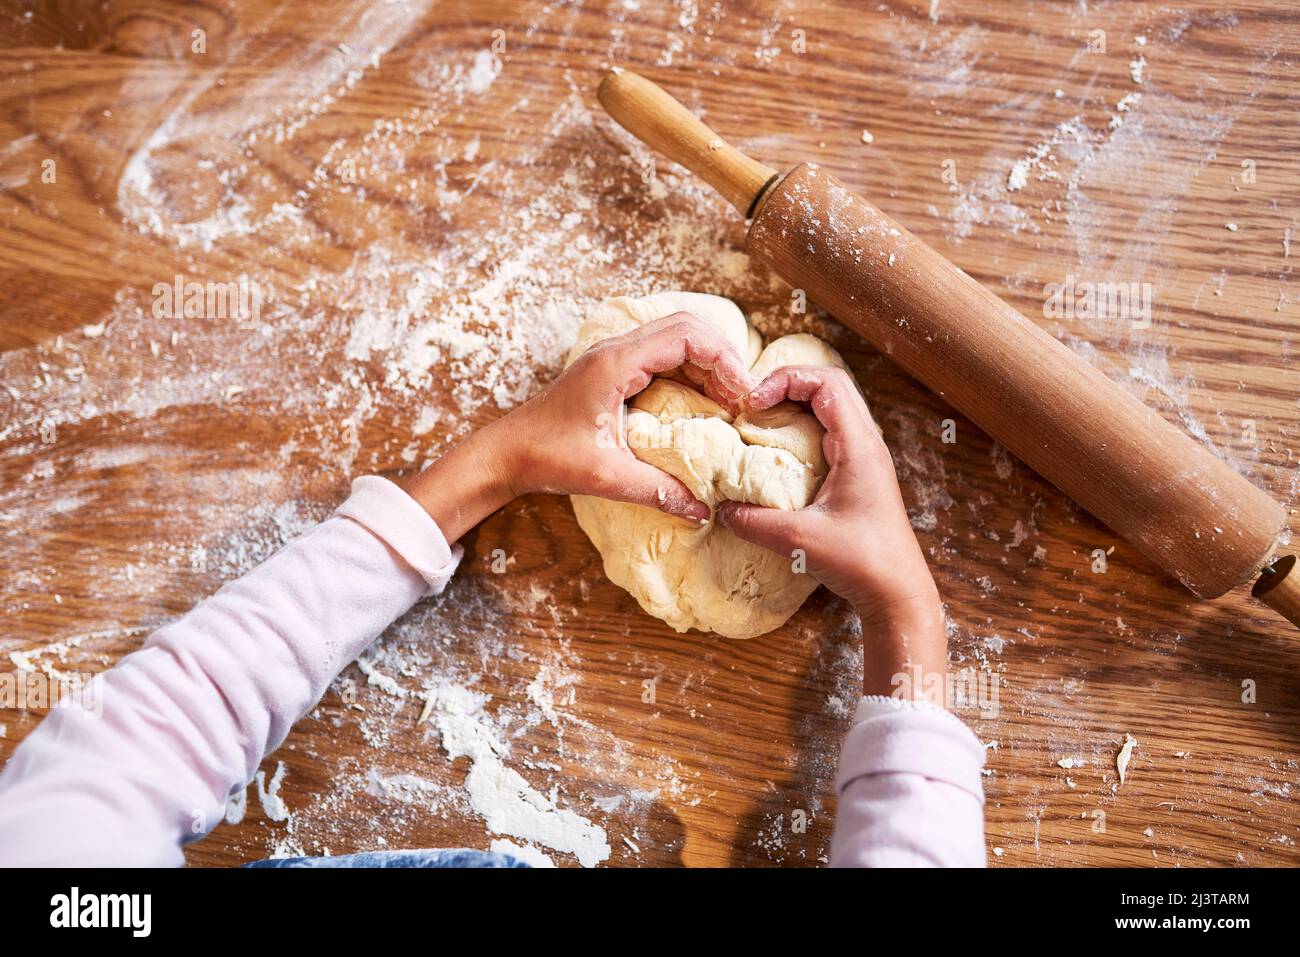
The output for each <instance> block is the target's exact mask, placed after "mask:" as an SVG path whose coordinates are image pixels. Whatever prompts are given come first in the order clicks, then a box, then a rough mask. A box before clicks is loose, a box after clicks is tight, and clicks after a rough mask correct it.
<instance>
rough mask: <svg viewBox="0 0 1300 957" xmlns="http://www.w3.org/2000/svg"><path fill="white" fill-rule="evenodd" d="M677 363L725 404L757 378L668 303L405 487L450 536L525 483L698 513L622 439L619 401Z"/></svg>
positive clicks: (692, 517) (703, 509)
mask: <svg viewBox="0 0 1300 957" xmlns="http://www.w3.org/2000/svg"><path fill="white" fill-rule="evenodd" d="M683 366H684V367H685V368H686V373H687V375H688V376H689V377H690V379H691V381H693V382H695V383H697V386H698V387H699V388H700V389H701V390H702V391H703V392H705V393H706V394H707V395H709V396H710V397H711V398H712V399H714V400H715V401H717V402H718V403H720V404H721V405H724V406H727V407H729V408H734V407H735V405H736V402H737V400H738V399H739V398H740V397H741V396H743V395H745V394H746V393H748V392H749V391H750V390H751V389H752V388H753V387H754V381H753V379H751V378H750V375H749V372H748V371H747V370H746V368H745V363H744V360H743V359H741V357H740V355H739V354H738V353H737V352H736V351H735V349H733V348H732V346H731V343H729V342H728V341H727V340H726V338H724V337H723V336H722V335H721V334H720V333H718V332H717V331H716V330H714V329H712V328H710V327H709V326H706V325H705V324H704V323H702V322H701V321H700V320H699V319H696V318H695V317H694V316H692V315H690V314H688V313H684V312H679V313H675V314H674V315H671V316H668V317H667V318H664V319H660V320H658V321H656V322H652V323H650V324H648V325H645V326H642V327H640V328H638V329H634V330H633V331H631V332H628V333H626V334H624V335H622V336H618V337H616V338H613V339H607V340H605V341H604V342H601V343H599V344H597V345H596V346H593V347H592V348H591V349H589V350H588V351H587V352H585V353H584V354H583V355H582V356H581V357H580V358H579V359H578V360H577V361H576V362H574V363H573V365H571V366H569V368H568V369H566V370H565V371H564V372H563V373H562V374H561V375H560V377H559V378H558V379H556V380H555V381H554V382H553V383H551V385H550V386H549V387H548V388H547V389H546V391H544V392H543V393H541V394H540V395H538V396H536V397H535V398H532V399H530V400H529V401H527V402H525V403H524V404H523V405H521V406H520V407H519V408H517V409H515V410H514V411H512V412H510V413H509V414H508V415H505V416H503V417H502V418H500V419H497V420H496V421H495V422H493V423H491V424H490V425H488V426H486V427H484V428H482V429H479V430H478V431H477V432H474V433H472V434H470V435H469V436H467V437H466V438H465V439H464V441H462V442H460V443H459V444H458V445H456V446H455V447H454V448H452V449H451V450H450V451H449V452H448V453H447V454H446V455H444V456H443V457H442V458H441V459H439V460H438V461H437V462H435V463H434V464H433V465H431V466H429V468H427V469H425V470H424V471H423V472H421V473H420V474H419V475H417V476H415V477H414V478H413V479H411V480H409V481H408V482H407V483H406V484H405V488H406V490H407V492H409V493H410V494H411V496H412V497H414V498H415V500H416V501H418V502H419V503H420V504H421V505H423V506H424V508H425V510H426V511H427V512H429V514H430V515H432V516H433V519H434V521H436V522H437V523H438V527H439V528H440V529H441V530H442V533H443V534H444V535H445V536H446V537H447V541H449V542H454V541H456V539H458V538H459V537H460V536H461V535H463V534H464V533H465V532H466V531H468V530H469V529H470V528H472V527H473V526H474V525H476V524H477V523H478V522H480V521H481V520H482V519H484V518H486V517H487V516H488V515H490V514H491V513H492V512H494V511H496V510H497V509H498V508H500V507H501V506H503V505H505V504H506V503H507V502H509V501H510V500H511V499H513V498H516V497H518V496H520V495H525V494H527V493H530V492H551V493H555V494H563V495H595V496H599V497H601V498H608V499H614V500H616V501H621V502H632V503H635V504H637V505H648V506H650V507H652V508H658V509H662V510H663V511H664V512H667V513H668V514H670V515H676V516H679V517H681V518H683V519H686V520H689V521H693V522H700V521H703V520H705V519H707V518H708V517H709V507H708V506H707V505H705V504H704V503H703V502H701V501H699V500H698V499H696V498H695V496H693V495H692V494H691V493H690V491H689V490H688V489H687V488H686V486H685V485H683V484H682V483H681V482H680V481H678V480H677V479H676V478H674V477H673V476H671V475H669V474H668V473H667V472H664V471H661V470H660V469H657V468H655V467H654V466H652V465H647V464H646V463H645V462H642V461H640V460H639V459H637V458H636V457H635V456H634V455H633V454H632V453H631V451H629V450H628V449H627V448H626V447H625V446H624V445H623V443H622V441H621V436H622V432H621V429H622V424H621V423H622V419H621V415H622V407H623V403H624V402H626V401H627V400H628V399H629V398H631V397H632V396H634V395H636V394H637V393H638V392H640V391H641V390H642V389H644V388H645V387H646V386H647V385H649V384H650V381H651V379H653V378H654V376H655V375H657V374H659V373H663V372H670V371H672V370H674V369H677V368H679V367H683Z"/></svg>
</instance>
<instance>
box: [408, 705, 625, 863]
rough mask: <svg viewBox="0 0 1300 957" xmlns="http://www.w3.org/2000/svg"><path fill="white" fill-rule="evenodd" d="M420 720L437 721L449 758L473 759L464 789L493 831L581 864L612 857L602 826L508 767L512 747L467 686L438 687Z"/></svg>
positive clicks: (435, 722) (435, 725) (598, 861)
mask: <svg viewBox="0 0 1300 957" xmlns="http://www.w3.org/2000/svg"><path fill="white" fill-rule="evenodd" d="M421 720H422V721H424V720H429V721H432V722H433V725H434V727H436V728H437V729H438V734H439V737H440V738H441V741H442V748H443V750H444V751H446V752H447V755H448V757H451V758H460V757H467V758H469V759H470V761H471V762H472V763H471V765H470V770H469V775H468V777H466V779H465V790H466V792H467V793H468V794H469V800H470V804H471V806H472V807H473V808H474V810H475V812H476V813H478V814H479V815H480V816H481V817H482V818H483V821H484V823H485V824H486V825H487V828H488V830H489V831H490V832H491V833H494V834H507V835H510V836H512V837H518V838H521V839H523V840H525V841H530V842H532V843H535V844H542V845H544V846H546V847H549V848H551V849H552V850H556V851H562V852H565V853H569V854H573V855H574V856H575V857H577V859H578V862H579V863H580V864H582V866H583V867H595V866H596V865H597V864H599V863H600V862H601V861H604V860H607V859H608V858H609V854H610V847H609V841H608V840H607V839H606V837H605V830H604V828H601V827H599V826H597V825H595V824H592V823H591V822H590V821H588V820H586V819H585V818H583V817H580V816H579V815H577V814H575V813H574V812H573V811H570V810H567V809H565V808H561V807H558V806H557V805H556V802H555V798H554V796H553V795H552V796H551V797H547V796H546V795H543V794H541V793H540V792H538V791H537V790H535V789H534V788H533V786H532V785H530V784H529V783H528V782H527V781H526V780H524V778H523V777H522V776H521V775H520V774H519V773H518V772H517V771H514V770H512V769H511V768H508V767H506V765H505V763H504V760H503V758H504V757H505V755H506V754H508V749H507V748H506V746H505V745H503V744H502V743H501V742H500V741H499V740H498V739H497V737H496V735H495V734H494V733H493V731H492V729H491V728H490V727H489V726H488V723H487V720H488V719H487V718H486V716H485V715H484V714H483V707H482V700H481V699H480V698H479V697H477V696H475V695H474V694H473V693H472V692H470V691H468V690H467V689H465V688H460V687H455V686H444V687H440V688H435V689H433V690H432V691H430V692H429V694H428V697H427V698H426V702H425V708H424V714H422V715H421Z"/></svg>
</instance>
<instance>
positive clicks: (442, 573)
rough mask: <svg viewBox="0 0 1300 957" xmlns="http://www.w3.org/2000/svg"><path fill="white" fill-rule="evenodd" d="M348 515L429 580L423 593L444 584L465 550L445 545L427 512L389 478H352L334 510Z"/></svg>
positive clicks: (435, 590)
mask: <svg viewBox="0 0 1300 957" xmlns="http://www.w3.org/2000/svg"><path fill="white" fill-rule="evenodd" d="M334 514H335V515H341V516H343V517H344V518H350V519H352V521H354V522H356V523H357V524H358V525H361V526H362V527H364V528H367V529H369V530H370V532H371V533H372V534H373V535H375V536H376V537H378V538H380V539H382V540H383V542H384V543H385V544H386V545H387V546H388V547H389V548H391V549H392V550H393V551H395V552H397V554H398V555H400V556H401V557H402V560H403V561H405V562H406V564H408V565H410V566H411V568H413V569H414V570H415V571H416V572H417V573H419V575H420V577H421V578H423V579H424V580H425V582H426V583H427V584H428V586H429V587H428V590H427V591H426V592H425V596H426V597H427V596H429V595H438V594H441V593H442V590H443V589H444V588H445V587H446V586H447V582H448V580H449V579H450V578H451V576H452V573H453V572H455V571H456V566H457V565H459V564H460V560H461V556H463V555H464V554H465V550H464V549H463V548H462V547H461V546H459V545H448V544H447V539H446V538H445V537H444V536H443V534H442V530H441V529H440V528H438V525H437V523H436V522H434V520H433V519H432V517H430V515H429V513H428V512H426V511H425V510H424V509H423V508H421V507H420V505H419V503H418V502H416V501H415V499H413V498H411V496H409V495H407V494H406V492H404V491H402V489H400V488H398V487H397V486H396V485H395V484H393V483H392V482H390V481H389V480H388V479H385V478H380V477H379V476H377V475H365V476H362V477H361V478H358V479H354V480H353V482H352V494H351V495H349V496H348V499H347V501H345V502H344V503H343V504H342V505H340V506H339V507H338V508H337V509H336V510H335V512H334Z"/></svg>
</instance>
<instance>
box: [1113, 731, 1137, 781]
mask: <svg viewBox="0 0 1300 957" xmlns="http://www.w3.org/2000/svg"><path fill="white" fill-rule="evenodd" d="M1136 746H1137V738H1135V737H1133V735H1131V734H1128V733H1127V732H1126V733H1125V734H1124V746H1123V747H1122V748H1120V749H1119V754H1117V755H1115V770H1116V771H1118V772H1119V783H1120V784H1123V783H1124V779H1125V777H1126V775H1127V774H1128V763H1129V761H1131V760H1132V759H1133V749H1134V748H1135V747H1136Z"/></svg>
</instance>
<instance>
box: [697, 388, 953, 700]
mask: <svg viewBox="0 0 1300 957" xmlns="http://www.w3.org/2000/svg"><path fill="white" fill-rule="evenodd" d="M783 399H791V400H793V401H796V402H807V403H809V404H810V405H811V407H812V411H813V414H815V415H816V416H817V419H818V421H820V422H821V424H822V426H823V427H825V429H826V435H825V437H824V438H823V440H822V447H823V449H824V451H825V453H826V461H827V464H828V465H829V466H830V471H829V473H828V474H827V476H826V479H825V481H824V482H823V483H822V486H821V489H820V490H819V491H818V493H817V498H816V499H815V500H814V501H813V503H812V504H811V505H809V506H808V507H807V508H804V509H801V510H799V511H797V512H786V511H781V510H779V509H773V508H761V507H759V506H756V505H742V504H740V503H738V502H724V503H723V504H722V505H721V506H719V508H718V519H719V521H721V522H722V523H723V524H724V525H725V526H726V527H727V528H729V529H731V531H732V532H733V533H734V534H735V535H736V536H738V537H739V538H743V539H745V540H746V541H749V542H753V543H754V544H756V545H761V546H763V547H764V548H768V549H771V550H772V551H774V552H777V553H778V554H780V555H783V556H785V557H787V558H793V554H792V553H794V552H795V550H796V549H802V551H803V553H804V555H805V556H806V561H807V569H808V572H809V573H810V574H811V575H812V576H813V577H814V578H816V579H817V580H818V581H819V582H821V583H822V584H823V585H825V586H826V587H827V588H829V589H830V590H831V591H833V592H835V594H837V595H839V596H840V597H842V598H845V599H847V600H848V601H849V602H850V603H852V605H853V607H854V608H855V609H856V610H857V612H858V615H859V616H860V617H861V619H862V624H863V630H864V632H865V633H867V635H868V641H869V642H870V641H872V640H873V636H874V638H875V640H877V641H878V642H879V643H880V644H882V645H885V646H887V647H883V648H878V647H874V646H873V647H872V648H871V649H870V652H869V654H868V662H867V667H868V674H867V679H866V684H867V688H868V693H878V694H889V693H890V690H891V685H890V681H889V679H890V678H891V677H892V675H893V674H895V673H897V672H898V671H900V670H904V669H907V668H910V667H912V666H914V665H919V666H921V667H922V669H923V670H924V671H925V672H927V673H929V672H931V671H935V672H936V673H940V674H941V673H942V672H943V671H945V670H946V666H947V638H946V635H945V633H944V629H943V617H942V611H941V608H940V605H939V593H938V591H937V589H936V588H935V585H934V579H933V578H931V576H930V570H929V568H927V567H926V563H925V557H924V555H923V554H922V553H921V547H920V545H919V544H918V543H917V540H916V536H915V535H914V534H913V533H912V526H911V523H910V522H909V521H908V518H907V510H906V508H905V507H904V505H903V497H902V494H901V493H900V491H899V488H898V479H897V477H896V476H895V474H894V463H893V460H892V459H891V458H890V455H889V450H888V449H887V448H886V447H885V443H884V441H883V439H882V438H881V437H880V431H879V430H878V429H877V428H876V424H875V422H874V421H872V418H871V413H870V412H868V411H867V406H866V403H864V402H863V401H862V397H861V396H860V395H859V394H858V391H857V389H856V388H855V387H854V385H853V382H852V380H851V379H850V378H849V376H848V375H847V374H846V373H845V372H843V371H842V370H840V369H827V368H816V367H807V366H789V367H786V368H783V369H778V370H776V371H775V372H773V373H772V374H771V375H770V376H768V377H767V378H766V379H765V380H763V382H762V384H761V385H759V386H758V388H756V389H755V390H754V391H753V392H752V393H750V395H749V396H748V397H747V398H746V399H745V400H744V401H745V405H746V406H748V407H749V408H753V409H769V408H771V407H772V406H774V405H776V404H777V403H778V402H780V401H782V400H783ZM891 648H892V651H893V653H892V654H890V653H889V652H890V650H891ZM873 657H874V664H873ZM873 667H874V668H875V669H876V670H877V671H878V672H879V673H878V674H876V675H874V676H873V674H872V669H873ZM873 689H874V690H873Z"/></svg>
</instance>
